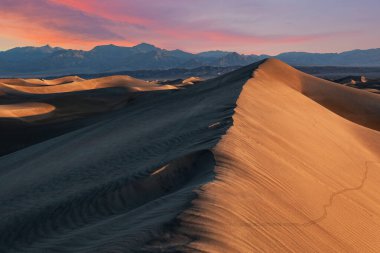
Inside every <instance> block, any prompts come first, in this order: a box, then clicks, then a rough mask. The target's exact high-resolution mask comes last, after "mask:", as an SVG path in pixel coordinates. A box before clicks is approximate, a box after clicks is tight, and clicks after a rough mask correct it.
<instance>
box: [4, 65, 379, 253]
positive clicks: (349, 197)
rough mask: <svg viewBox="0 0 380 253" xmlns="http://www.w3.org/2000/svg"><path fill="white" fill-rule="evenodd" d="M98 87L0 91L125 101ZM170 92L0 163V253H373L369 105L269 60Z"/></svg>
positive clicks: (374, 131)
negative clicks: (94, 94) (99, 97)
mask: <svg viewBox="0 0 380 253" xmlns="http://www.w3.org/2000/svg"><path fill="white" fill-rule="evenodd" d="M107 80H109V82H108V81H107V83H104V82H100V84H99V83H98V81H95V82H94V81H92V83H91V84H88V82H89V81H88V80H81V81H79V82H78V83H77V84H76V85H74V83H75V82H72V83H68V84H60V85H55V86H54V85H53V86H46V87H45V86H39V87H37V86H28V85H25V86H21V85H20V86H17V85H10V84H5V85H4V86H2V89H3V92H4V93H5V94H10V93H9V92H13V93H12V94H13V95H15V94H18V95H19V96H22V95H27V97H28V98H30V97H31V98H33V99H35V98H36V96H37V98H39V96H41V95H42V97H44V100H43V101H45V103H49V104H52V105H54V106H55V107H57V109H56V110H55V111H57V110H58V109H59V106H56V104H54V101H57V98H59V99H58V101H76V102H75V103H77V102H78V101H80V99H79V98H81V97H85V96H83V95H84V94H88V93H87V92H98V93H96V94H98V95H99V94H101V96H104V94H103V92H104V91H107V90H108V91H109V89H111V88H105V89H103V88H104V87H110V86H112V89H115V88H117V92H120V89H119V88H120V86H122V87H128V89H127V90H128V92H127V93H128V94H130V91H129V87H131V85H130V83H131V82H130V80H131V79H129V78H127V79H123V78H120V77H114V78H111V79H107ZM146 85H147V84H146V83H140V82H138V83H137V84H133V89H141V90H146ZM148 85H153V84H148ZM15 86H17V87H15ZM115 86H117V87H115ZM157 86H158V85H157ZM57 87H59V88H57ZM118 87H119V88H118ZM135 87H136V88H135ZM149 87H150V86H149ZM174 87H175V86H174ZM176 88H177V87H175V89H174V90H172V89H171V87H164V88H162V90H160V89H161V87H159V88H158V90H153V91H152V92H141V93H138V96H135V97H134V99H133V101H132V102H130V103H127V104H123V106H119V107H118V110H113V111H112V112H111V111H108V112H107V113H104V114H102V115H101V117H100V116H99V117H95V118H92V120H90V119H89V118H87V116H86V117H84V116H83V115H82V116H81V117H82V120H85V121H86V122H85V124H77V123H76V124H71V122H73V118H72V117H71V118H70V116H69V115H70V114H71V113H74V112H73V111H71V112H70V113H69V112H68V111H66V113H68V114H66V116H67V117H68V118H69V119H68V118H66V119H67V121H66V123H65V124H67V126H70V127H67V128H65V129H64V131H61V132H59V131H58V130H57V133H58V132H59V133H60V135H59V136H55V138H48V137H47V136H44V137H43V138H41V139H39V141H38V143H37V142H36V143H33V145H31V144H30V145H29V146H27V147H23V148H20V149H18V151H16V152H14V153H11V154H8V155H4V156H1V157H0V202H1V203H2V205H1V206H0V251H1V252H36V253H37V252H38V253H39V252H379V251H380V197H379V194H378V192H379V186H378V185H379V182H380V164H379V162H380V132H379V131H378V130H379V121H378V120H379V115H380V96H379V95H377V94H372V93H369V92H366V91H361V90H357V89H354V88H350V87H344V86H340V85H338V84H334V83H331V82H328V81H324V80H321V79H317V78H314V77H312V76H309V75H306V74H304V73H302V72H299V71H297V70H295V69H293V68H291V67H289V66H288V65H286V64H284V63H282V62H280V61H278V60H274V59H269V60H265V61H262V62H258V63H256V64H253V65H250V66H247V67H244V68H242V69H239V70H237V71H234V72H232V73H229V74H226V75H224V76H221V77H218V78H216V79H212V80H207V81H203V82H201V83H198V84H194V85H189V86H185V87H182V88H181V89H176ZM122 90H126V89H122ZM71 92H74V93H75V94H76V96H77V97H76V99H75V100H70V99H69V100H68V99H67V97H66V98H64V99H63V98H62V97H61V96H62V95H61V94H66V93H67V94H69V95H70V96H71V95H72V94H71ZM78 92H79V93H78ZM83 92H85V93H83ZM67 94H66V95H67ZM112 94H113V93H112ZM123 94H126V93H123ZM66 95H65V96H66ZM51 96H53V97H51ZM57 96H58V97H57ZM99 96H100V95H99ZM119 96H120V95H119ZM109 98H110V97H107V100H103V101H104V103H105V104H107V103H108V102H109V101H111V100H110V99H109ZM60 99H63V100H60ZM71 99H72V98H71ZM37 102H42V101H37ZM55 103H57V102H55ZM64 103H67V102H64ZM75 103H72V105H71V106H72V107H75ZM88 106H89V107H92V106H94V104H91V103H89V104H88ZM53 113H54V112H53ZM70 124H71V125H70ZM25 129H27V128H25Z"/></svg>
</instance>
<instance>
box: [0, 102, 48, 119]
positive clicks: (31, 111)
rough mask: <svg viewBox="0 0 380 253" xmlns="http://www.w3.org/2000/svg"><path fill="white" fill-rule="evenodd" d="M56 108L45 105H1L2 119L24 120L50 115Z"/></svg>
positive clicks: (0, 114) (0, 113)
mask: <svg viewBox="0 0 380 253" xmlns="http://www.w3.org/2000/svg"><path fill="white" fill-rule="evenodd" d="M54 109H55V107H54V106H52V105H49V104H43V103H20V104H9V105H0V118H22V117H30V116H38V115H42V114H46V113H49V112H51V111H53V110H54Z"/></svg>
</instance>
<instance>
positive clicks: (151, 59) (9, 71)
mask: <svg viewBox="0 0 380 253" xmlns="http://www.w3.org/2000/svg"><path fill="white" fill-rule="evenodd" d="M269 57H275V58H277V59H280V60H282V61H284V62H286V63H288V64H291V65H294V66H363V67H364V66H366V67H369V66H380V48H378V49H368V50H353V51H347V52H343V53H306V52H288V53H282V54H279V55H276V56H270V55H254V54H252V55H244V54H239V53H236V52H226V51H208V52H202V53H197V54H193V53H189V52H185V51H182V50H178V49H177V50H166V49H161V48H158V47H156V46H154V45H150V44H147V43H141V44H139V45H136V46H133V47H122V46H116V45H112V44H111V45H101V46H96V47H94V48H93V49H91V50H89V51H84V50H73V49H63V48H60V47H51V46H49V45H46V46H42V47H16V48H13V49H10V50H7V51H2V52H0V76H1V77H20V76H46V75H68V74H77V73H82V74H94V73H104V72H116V71H130V70H162V69H171V68H188V69H191V68H197V67H202V66H213V67H229V66H244V65H248V64H250V63H253V62H256V61H259V60H262V59H265V58H269Z"/></svg>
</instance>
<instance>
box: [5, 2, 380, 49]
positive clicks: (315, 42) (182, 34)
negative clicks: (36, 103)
mask: <svg viewBox="0 0 380 253" xmlns="http://www.w3.org/2000/svg"><path fill="white" fill-rule="evenodd" d="M379 11H380V1H379V0H360V1H359V0H260V1H259V0H0V50H7V49H9V48H13V47H16V46H42V45H46V44H49V45H51V46H60V47H64V48H73V49H85V50H88V49H91V48H93V47H94V46H96V45H104V44H115V45H121V46H132V45H136V44H138V43H141V42H146V43H150V44H154V45H156V46H158V47H161V48H165V49H182V50H185V51H189V52H194V53H195V52H201V51H208V50H227V51H236V52H240V53H245V54H277V53H281V52H287V51H307V52H342V51H347V50H352V49H368V48H379V47H380V29H379V24H380V15H379Z"/></svg>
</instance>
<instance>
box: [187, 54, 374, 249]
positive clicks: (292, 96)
mask: <svg viewBox="0 0 380 253" xmlns="http://www.w3.org/2000/svg"><path fill="white" fill-rule="evenodd" d="M330 85H331V86H333V84H330V83H327V82H325V81H322V80H318V79H315V78H311V77H308V76H306V75H303V74H300V73H299V72H297V71H294V70H293V69H291V68H290V67H288V66H287V65H285V64H284V63H282V62H279V61H277V60H268V61H266V62H265V63H263V64H262V65H261V66H260V67H259V68H258V69H257V70H256V71H255V73H254V77H253V78H252V79H250V80H249V81H248V82H247V83H246V84H245V85H244V88H243V91H242V93H241V95H240V97H239V99H238V101H237V107H236V109H235V114H234V116H233V120H234V125H233V127H231V128H230V129H229V130H228V132H227V134H226V135H225V136H224V137H223V138H222V140H221V142H219V143H218V145H217V146H216V148H215V149H214V153H215V159H216V180H215V181H213V182H210V183H209V184H207V185H205V186H204V187H203V188H202V191H201V193H200V196H199V198H198V199H196V200H194V201H193V204H194V206H193V207H192V208H191V209H189V210H187V211H185V213H184V214H183V215H182V216H181V217H182V224H183V227H182V229H181V230H180V231H181V233H184V234H187V235H188V236H189V237H190V238H198V239H196V240H195V241H194V242H192V243H190V245H189V247H190V248H191V249H193V250H200V251H201V252H379V251H380V195H379V194H378V193H379V182H380V132H378V131H375V130H372V129H369V128H366V127H363V126H361V125H358V124H355V123H352V122H350V121H348V120H346V119H344V118H342V117H341V116H339V115H337V114H335V113H333V112H332V111H329V110H328V109H327V108H325V107H323V106H321V105H320V104H318V103H317V102H315V101H313V100H311V99H310V98H309V97H308V96H311V97H312V98H313V99H314V100H316V101H318V102H320V103H321V104H323V105H325V104H324V103H325V101H329V106H332V107H333V108H334V109H335V108H352V107H354V109H352V110H351V111H350V115H349V116H350V118H361V117H363V118H362V119H365V118H370V119H371V117H372V116H374V115H377V116H379V115H380V111H379V110H378V109H377V108H378V105H379V104H380V103H379V97H376V96H375V97H374V96H373V95H372V94H369V93H364V92H356V90H353V89H345V88H342V89H339V88H335V86H334V87H330ZM318 89H321V90H318ZM326 89H331V90H326ZM299 91H302V92H303V93H304V94H306V95H308V96H305V95H304V94H302V93H300V92H299ZM332 91H335V92H332ZM346 93H348V94H346ZM322 94H323V95H324V96H323V97H318V95H321V96H322ZM355 96H358V97H355ZM334 98H336V103H337V105H335V104H334V103H333V101H335V100H334ZM343 98H346V99H347V100H346V101H345V103H346V104H345V103H344V101H343ZM371 99H372V100H371ZM376 99H377V104H376V102H375V101H374V100H376ZM355 101H356V102H355ZM361 101H363V103H368V101H370V102H369V103H371V104H373V105H374V108H371V109H372V111H371V113H373V115H371V114H365V111H362V110H359V109H358V108H360V109H362V108H363V107H365V105H363V104H361ZM338 105H339V106H338ZM376 110H377V111H376ZM340 112H341V111H340ZM354 113H359V114H360V115H355V114H354ZM359 116H360V117H359Z"/></svg>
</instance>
